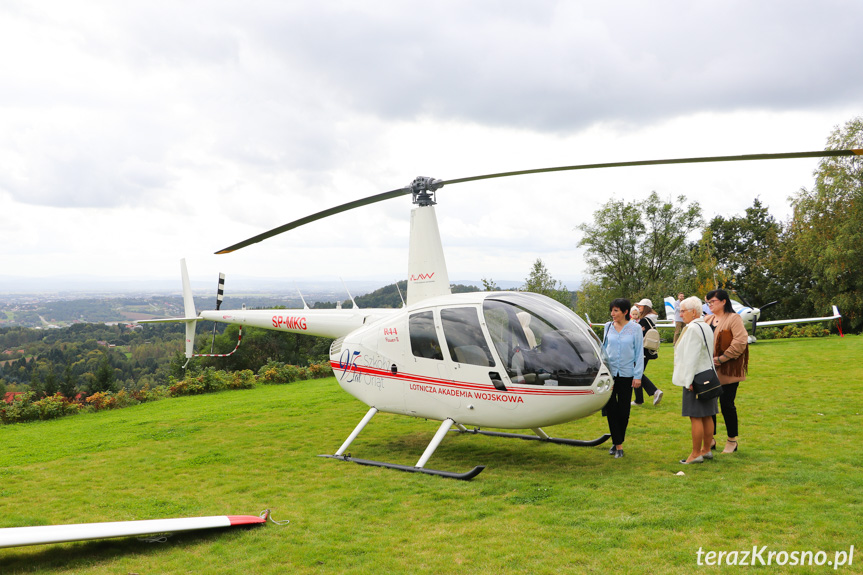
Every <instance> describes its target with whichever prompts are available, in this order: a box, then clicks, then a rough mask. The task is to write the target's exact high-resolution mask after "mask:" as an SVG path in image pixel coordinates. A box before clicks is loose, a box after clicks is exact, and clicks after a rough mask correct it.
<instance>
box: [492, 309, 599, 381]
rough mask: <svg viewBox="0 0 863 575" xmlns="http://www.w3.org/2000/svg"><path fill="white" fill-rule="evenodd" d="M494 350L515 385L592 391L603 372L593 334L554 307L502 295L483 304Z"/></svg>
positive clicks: (596, 342) (579, 322)
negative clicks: (592, 386)
mask: <svg viewBox="0 0 863 575" xmlns="http://www.w3.org/2000/svg"><path fill="white" fill-rule="evenodd" d="M483 315H484V317H485V321H486V325H487V327H488V330H489V333H490V334H491V338H492V342H493V343H494V347H495V349H496V350H497V352H498V355H499V356H500V359H501V361H502V362H503V364H504V367H505V369H506V372H507V374H508V375H509V377H510V379H511V380H512V382H513V383H517V384H518V383H522V384H533V385H573V386H575V385H583V386H588V385H591V384H592V383H593V382H594V380H595V379H596V376H597V374H598V373H599V370H600V369H601V367H602V359H601V357H600V351H599V349H600V342H599V340H598V338H597V336H596V334H595V333H593V330H592V329H590V327H589V326H588V325H587V324H586V323H585V322H584V320H582V319H581V318H579V317H578V316H577V315H575V314H574V313H573V312H572V311H570V310H569V309H567V308H565V307H564V306H563V305H561V304H560V303H558V302H555V301H554V300H552V299H550V298H544V297H541V296H536V295H528V294H517V293H513V294H500V295H495V296H493V297H489V298H487V299H486V300H485V302H484V303H483Z"/></svg>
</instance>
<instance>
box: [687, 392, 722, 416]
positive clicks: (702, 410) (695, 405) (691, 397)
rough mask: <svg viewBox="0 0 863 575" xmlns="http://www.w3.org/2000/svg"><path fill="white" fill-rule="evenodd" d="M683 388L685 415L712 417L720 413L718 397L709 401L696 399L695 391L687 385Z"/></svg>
mask: <svg viewBox="0 0 863 575" xmlns="http://www.w3.org/2000/svg"><path fill="white" fill-rule="evenodd" d="M681 389H683V412H682V415H683V417H710V416H711V415H716V414H717V413H719V409H717V406H716V400H717V398H716V397H714V398H713V399H711V400H709V401H699V400H697V399H695V392H694V391H689V390H688V389H686V388H685V387H683V388H681Z"/></svg>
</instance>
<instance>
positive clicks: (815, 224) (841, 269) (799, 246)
mask: <svg viewBox="0 0 863 575" xmlns="http://www.w3.org/2000/svg"><path fill="white" fill-rule="evenodd" d="M861 148H863V117H860V116H858V117H856V118H854V119H852V120H850V121H848V122H847V123H846V124H845V125H844V126H843V127H839V126H837V127H836V128H834V130H833V132H832V133H831V134H830V137H829V138H828V140H827V147H826V149H828V150H840V149H861ZM814 175H815V185H814V186H813V187H812V189H811V190H807V189H806V188H802V189H801V190H800V191H799V192H798V193H797V194H796V195H795V196H794V197H793V198H792V201H791V204H792V206H793V209H794V213H793V216H792V219H791V224H790V228H789V233H788V240H789V241H788V246H789V247H790V249H791V251H792V253H791V256H792V257H793V260H794V261H793V262H792V263H793V265H797V266H799V267H800V268H802V270H805V273H806V274H808V276H809V277H810V278H811V280H812V285H811V287H812V289H810V290H809V292H808V293H809V296H808V298H809V301H810V302H811V303H812V304H813V305H814V306H815V310H816V313H826V312H827V311H829V310H830V305H831V304H835V305H837V306H838V307H839V311H840V312H842V315H843V317H844V323H845V325H846V328H847V329H850V330H853V331H859V330H860V329H863V273H861V268H863V158H861V157H860V156H850V157H849V156H842V157H834V158H823V159H822V160H821V161H820V162H819V163H818V168H817V169H816V170H815V173H814Z"/></svg>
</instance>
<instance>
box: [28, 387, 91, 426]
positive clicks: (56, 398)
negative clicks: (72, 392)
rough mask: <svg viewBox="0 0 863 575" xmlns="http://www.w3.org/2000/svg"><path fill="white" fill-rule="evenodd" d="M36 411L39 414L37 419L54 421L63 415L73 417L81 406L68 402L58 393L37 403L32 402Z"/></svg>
mask: <svg viewBox="0 0 863 575" xmlns="http://www.w3.org/2000/svg"><path fill="white" fill-rule="evenodd" d="M33 405H34V406H35V407H36V410H37V411H38V413H39V419H41V420H46V419H56V418H58V417H63V416H65V415H74V414H76V413H78V412H79V411H80V410H81V404H80V403H76V402H74V401H70V400H68V399H66V398H65V397H63V395H61V394H60V393H55V394H54V395H49V396H48V397H43V398H42V399H40V400H39V401H35V402H33Z"/></svg>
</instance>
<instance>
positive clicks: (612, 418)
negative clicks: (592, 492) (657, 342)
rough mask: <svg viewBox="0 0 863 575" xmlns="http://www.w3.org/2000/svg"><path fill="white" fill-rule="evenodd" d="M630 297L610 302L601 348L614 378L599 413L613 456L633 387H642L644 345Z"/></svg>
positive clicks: (620, 444) (620, 446) (617, 454)
mask: <svg viewBox="0 0 863 575" xmlns="http://www.w3.org/2000/svg"><path fill="white" fill-rule="evenodd" d="M629 308H630V305H629V300H628V299H624V298H618V299H616V300H614V301H612V302H611V304H610V305H609V311H610V312H611V319H612V321H610V322H608V323H607V324H605V331H604V333H603V334H602V349H603V350H604V351H605V355H606V357H607V358H608V369H609V370H610V371H611V375H612V376H613V377H614V387H613V388H612V391H611V397H610V398H609V400H608V403H606V404H605V407H604V408H602V414H603V415H605V416H606V418H608V431H609V433H611V441H612V443H613V444H614V445H612V447H611V449H609V450H608V453H609V454H611V455H614V458H615V459H617V458H619V457H623V441H624V439H625V438H626V426H627V425H628V424H629V410H630V408H631V404H630V401H632V388H638V387H641V376H642V374H643V373H644V352H643V351H642V348H643V347H644V341H643V335H642V332H641V327H640V326H639V325H638V324H636V323H632V322H630V321H629Z"/></svg>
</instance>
